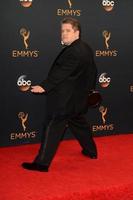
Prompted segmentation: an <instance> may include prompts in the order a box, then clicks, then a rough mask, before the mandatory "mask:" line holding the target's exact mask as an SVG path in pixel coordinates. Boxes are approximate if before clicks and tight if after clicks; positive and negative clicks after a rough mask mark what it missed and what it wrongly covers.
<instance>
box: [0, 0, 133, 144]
mask: <svg viewBox="0 0 133 200" xmlns="http://www.w3.org/2000/svg"><path fill="white" fill-rule="evenodd" d="M132 8H133V1H132V0H117V1H115V0H114V1H111V0H56V1H52V0H12V1H11V0H5V1H2V2H1V3H0V70H1V73H0V76H1V77H0V81H1V83H0V85H1V87H0V90H1V98H0V101H1V102H0V105H1V112H0V115H1V120H0V122H1V130H0V146H6V145H16V144H25V143H36V142H39V141H40V136H41V133H42V127H43V121H44V120H45V118H44V114H45V98H46V97H45V95H35V94H32V93H31V92H30V86H31V85H36V84H38V83H39V82H40V81H42V80H43V79H45V78H46V77H47V73H48V71H49V69H50V67H51V64H52V62H53V61H54V59H55V57H56V56H57V55H58V53H59V52H60V51H61V49H62V46H61V43H60V21H61V20H62V19H63V18H64V17H75V18H77V19H78V20H79V21H80V22H81V26H82V39H83V40H84V41H86V42H88V44H89V45H90V46H91V47H92V49H93V51H94V57H95V61H96V64H97V68H98V79H97V89H98V90H99V91H100V92H101V94H102V96H103V102H102V105H101V106H100V107H98V108H95V109H89V110H88V113H87V117H88V123H90V125H91V128H92V131H93V135H94V136H103V135H111V134H122V133H132V132H133V126H132V124H133V122H132V120H133V104H132V101H133V93H132V92H133V66H132V63H133V53H132V52H133V26H132V19H133V12H132ZM55 103H56V102H55ZM70 137H72V134H71V133H70V132H69V130H67V132H66V134H65V138H70Z"/></svg>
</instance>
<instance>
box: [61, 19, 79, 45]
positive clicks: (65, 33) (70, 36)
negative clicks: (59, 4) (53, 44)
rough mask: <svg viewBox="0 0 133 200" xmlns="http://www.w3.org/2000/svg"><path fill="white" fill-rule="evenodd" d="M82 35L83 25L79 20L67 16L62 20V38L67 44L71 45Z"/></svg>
mask: <svg viewBox="0 0 133 200" xmlns="http://www.w3.org/2000/svg"><path fill="white" fill-rule="evenodd" d="M80 35H81V27H80V23H79V21H78V20H76V19H74V18H65V19H63V20H62V21H61V40H62V42H63V43H64V44H65V45H70V44H71V43H72V42H74V41H75V40H77V39H79V38H80Z"/></svg>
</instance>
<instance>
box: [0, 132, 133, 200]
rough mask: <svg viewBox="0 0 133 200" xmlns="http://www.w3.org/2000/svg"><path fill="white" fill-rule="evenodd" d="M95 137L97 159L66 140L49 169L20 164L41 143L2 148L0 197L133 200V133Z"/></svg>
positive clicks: (17, 199)
mask: <svg viewBox="0 0 133 200" xmlns="http://www.w3.org/2000/svg"><path fill="white" fill-rule="evenodd" d="M94 139H95V141H96V143H97V147H98V151H99V158H98V159H97V160H91V159H89V158H87V157H85V156H83V155H82V154H81V153H80V150H81V149H80V146H79V144H78V143H77V141H76V140H69V141H63V142H61V145H60V147H59V149H58V152H57V154H56V156H55V158H54V160H53V163H52V165H51V167H50V169H49V172H48V173H44V172H33V171H27V170H24V169H22V168H21V166H20V165H21V163H22V162H23V161H32V159H33V158H34V156H35V154H36V153H37V151H38V148H39V144H32V145H23V146H17V147H6V148H5V147H4V148H0V173H1V174H0V200H10V199H11V200H133V134H128V135H119V136H109V137H98V138H94Z"/></svg>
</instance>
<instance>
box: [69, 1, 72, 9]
mask: <svg viewBox="0 0 133 200" xmlns="http://www.w3.org/2000/svg"><path fill="white" fill-rule="evenodd" d="M68 4H69V8H70V9H71V8H72V0H68Z"/></svg>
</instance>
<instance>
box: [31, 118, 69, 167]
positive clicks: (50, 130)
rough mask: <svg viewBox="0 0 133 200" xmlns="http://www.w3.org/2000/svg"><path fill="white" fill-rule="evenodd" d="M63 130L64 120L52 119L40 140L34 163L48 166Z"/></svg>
mask: <svg viewBox="0 0 133 200" xmlns="http://www.w3.org/2000/svg"><path fill="white" fill-rule="evenodd" d="M65 130H66V120H65V119H60V118H53V119H51V120H50V122H49V124H48V126H47V128H46V131H45V136H44V137H43V138H42V141H41V146H40V149H39V153H38V155H37V157H36V158H35V160H34V162H35V163H38V164H41V165H46V166H48V167H49V166H50V164H51V162H52V159H53V157H54V155H55V153H56V150H57V148H58V146H59V143H60V140H61V138H62V135H63V134H64V132H65Z"/></svg>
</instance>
